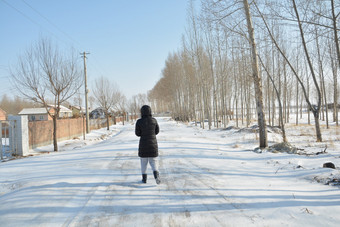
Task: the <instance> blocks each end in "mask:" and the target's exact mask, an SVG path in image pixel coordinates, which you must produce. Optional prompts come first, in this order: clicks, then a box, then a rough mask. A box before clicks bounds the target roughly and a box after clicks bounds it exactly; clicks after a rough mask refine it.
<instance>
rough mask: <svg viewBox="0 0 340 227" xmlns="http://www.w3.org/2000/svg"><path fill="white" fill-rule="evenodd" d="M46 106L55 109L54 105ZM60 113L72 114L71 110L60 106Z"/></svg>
mask: <svg viewBox="0 0 340 227" xmlns="http://www.w3.org/2000/svg"><path fill="white" fill-rule="evenodd" d="M47 106H49V107H53V108H55V105H51V104H49V105H47ZM60 112H61V113H72V110H70V109H69V108H67V107H65V106H62V105H60Z"/></svg>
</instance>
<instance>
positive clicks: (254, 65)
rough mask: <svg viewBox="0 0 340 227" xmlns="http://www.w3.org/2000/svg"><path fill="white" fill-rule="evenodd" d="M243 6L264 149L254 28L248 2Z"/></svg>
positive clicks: (264, 128) (263, 121) (262, 140)
mask: <svg viewBox="0 0 340 227" xmlns="http://www.w3.org/2000/svg"><path fill="white" fill-rule="evenodd" d="M243 5H244V11H245V15H246V18H247V25H248V33H249V43H250V45H251V53H252V70H253V79H254V85H255V98H256V109H257V117H258V123H259V135H260V147H262V148H265V147H267V146H268V140H267V129H266V120H265V115H264V110H263V101H262V100H263V97H262V86H261V77H260V74H259V64H258V56H257V49H256V43H255V36H254V28H253V24H252V20H251V15H250V10H249V3H248V0H243Z"/></svg>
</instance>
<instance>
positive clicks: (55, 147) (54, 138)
mask: <svg viewBox="0 0 340 227" xmlns="http://www.w3.org/2000/svg"><path fill="white" fill-rule="evenodd" d="M57 116H58V115H56V114H55V115H53V117H52V120H53V148H54V151H58V139H57Z"/></svg>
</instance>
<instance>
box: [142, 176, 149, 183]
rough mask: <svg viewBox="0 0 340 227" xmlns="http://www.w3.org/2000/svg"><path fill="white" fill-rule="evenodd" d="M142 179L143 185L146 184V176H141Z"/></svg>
mask: <svg viewBox="0 0 340 227" xmlns="http://www.w3.org/2000/svg"><path fill="white" fill-rule="evenodd" d="M142 177H143V179H142V182H143V183H144V184H145V183H146V179H147V178H148V175H146V174H142Z"/></svg>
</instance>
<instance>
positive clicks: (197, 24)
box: [148, 0, 340, 147]
mask: <svg viewBox="0 0 340 227" xmlns="http://www.w3.org/2000/svg"><path fill="white" fill-rule="evenodd" d="M197 8H199V10H197ZM339 14H340V2H339V1H334V0H325V1H314V0H282V1H276V0H254V1H251V2H248V1H247V0H234V1H230V0H224V1H223V0H203V1H202V2H201V4H200V5H199V6H197V5H195V4H194V2H192V1H191V2H190V4H189V7H188V24H187V28H186V32H185V34H184V35H183V38H182V45H181V47H179V49H178V50H177V51H175V52H173V53H171V54H169V56H168V58H167V60H166V62H165V66H164V69H163V71H162V77H161V78H160V80H159V81H158V82H157V83H156V85H155V86H154V87H153V89H152V90H151V91H149V93H148V98H149V100H150V101H151V103H152V105H153V108H154V109H155V110H156V111H159V112H162V111H171V113H172V115H173V117H174V118H175V119H177V120H182V121H192V120H193V121H195V122H200V123H201V126H202V127H209V129H210V128H211V127H212V126H215V127H226V126H227V125H228V122H229V120H230V119H234V120H236V126H238V124H239V123H242V124H244V123H245V124H246V125H250V124H251V120H252V119H254V117H256V118H257V121H258V125H259V129H260V130H259V134H260V136H259V139H260V141H259V142H260V147H266V146H267V145H268V143H267V135H266V131H267V130H266V125H267V124H271V125H275V124H278V125H279V126H281V128H282V129H283V140H284V141H286V136H285V131H284V124H285V123H287V122H288V121H289V115H290V114H292V113H293V112H295V113H296V116H298V112H300V113H301V112H302V111H303V107H304V109H305V110H307V111H310V113H311V114H312V116H314V122H315V130H316V137H317V141H320V142H321V141H322V135H321V130H320V123H319V120H320V118H321V115H322V118H324V116H326V118H327V119H326V120H327V125H328V121H329V120H333V121H335V122H336V124H337V125H338V111H333V119H328V111H329V108H331V109H332V110H337V106H338V100H337V97H338V82H337V77H338V70H339V67H340V49H339V36H338V32H339V28H338V23H339ZM330 103H331V105H330ZM327 104H328V105H327ZM308 116H309V115H308ZM296 121H298V117H297V120H296ZM204 122H207V123H206V126H205V124H204Z"/></svg>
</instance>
